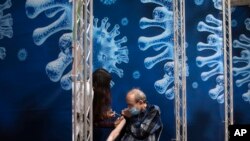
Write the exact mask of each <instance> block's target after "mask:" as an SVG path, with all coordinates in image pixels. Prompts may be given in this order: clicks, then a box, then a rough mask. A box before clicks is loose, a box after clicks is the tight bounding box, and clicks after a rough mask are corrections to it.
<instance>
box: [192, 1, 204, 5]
mask: <svg viewBox="0 0 250 141" xmlns="http://www.w3.org/2000/svg"><path fill="white" fill-rule="evenodd" d="M194 3H195V5H198V6H199V5H202V4H203V3H204V0H194Z"/></svg>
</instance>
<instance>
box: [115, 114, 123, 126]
mask: <svg viewBox="0 0 250 141" xmlns="http://www.w3.org/2000/svg"><path fill="white" fill-rule="evenodd" d="M123 119H124V117H123V116H121V117H118V118H117V119H116V120H115V123H114V124H115V127H116V126H117V125H119V124H120V123H121V121H122V120H123Z"/></svg>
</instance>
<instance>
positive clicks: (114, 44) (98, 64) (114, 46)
mask: <svg viewBox="0 0 250 141" xmlns="http://www.w3.org/2000/svg"><path fill="white" fill-rule="evenodd" d="M109 27H110V23H109V22H108V18H107V17H105V18H104V19H102V20H101V25H100V26H98V19H97V18H95V19H94V26H93V28H94V30H93V37H94V39H93V45H94V51H93V70H95V69H97V68H104V69H106V70H107V71H108V72H110V73H115V74H117V75H118V76H119V77H120V78H121V77H123V70H122V69H119V68H118V67H117V66H116V65H117V64H121V63H122V62H123V63H128V62H129V58H128V49H127V47H126V46H122V45H121V44H122V43H125V42H127V37H126V36H124V37H122V38H121V39H117V40H115V38H116V37H117V36H118V35H120V32H119V28H120V27H119V25H117V24H116V25H115V26H114V28H113V29H112V30H111V31H108V28H109Z"/></svg>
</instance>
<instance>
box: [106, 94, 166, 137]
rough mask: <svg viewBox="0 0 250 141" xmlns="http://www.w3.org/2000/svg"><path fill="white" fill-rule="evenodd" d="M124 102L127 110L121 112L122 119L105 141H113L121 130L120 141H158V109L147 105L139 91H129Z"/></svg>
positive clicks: (159, 121) (159, 126) (160, 124)
mask: <svg viewBox="0 0 250 141" xmlns="http://www.w3.org/2000/svg"><path fill="white" fill-rule="evenodd" d="M126 102H127V105H128V108H126V109H124V110H122V115H123V117H121V118H120V123H119V124H118V125H117V127H116V128H115V129H114V130H113V131H112V132H111V134H110V135H109V137H108V139H107V141H113V140H115V139H116V138H117V137H118V135H119V134H120V133H121V131H122V130H123V131H124V134H123V135H122V136H121V141H137V140H143V141H158V140H159V137H160V134H161V131H162V122H161V118H160V109H159V107H158V106H155V105H150V104H148V103H147V102H146V96H145V94H144V93H143V92H142V91H141V90H139V89H132V90H131V91H129V92H128V94H127V97H126Z"/></svg>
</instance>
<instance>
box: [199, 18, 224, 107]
mask: <svg viewBox="0 0 250 141" xmlns="http://www.w3.org/2000/svg"><path fill="white" fill-rule="evenodd" d="M206 22H207V23H208V24H207V23H205V22H203V21H200V22H199V23H198V26H197V30H198V31H200V32H210V33H211V34H210V35H208V37H207V43H203V42H199V43H198V44H197V50H198V51H208V52H214V54H212V55H210V56H198V57H197V58H196V64H197V66H198V67H200V68H201V67H204V66H206V67H208V68H211V70H210V71H207V72H202V73H201V79H202V80H203V81H207V80H208V79H209V78H211V77H213V76H217V78H216V83H217V85H216V87H215V88H214V89H211V90H210V91H209V96H210V97H211V98H212V99H215V100H217V101H218V103H224V86H223V85H224V81H223V50H222V47H223V46H222V21H221V20H218V19H216V18H215V17H214V16H213V15H211V14H209V15H207V16H206ZM209 24H210V25H209Z"/></svg>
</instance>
